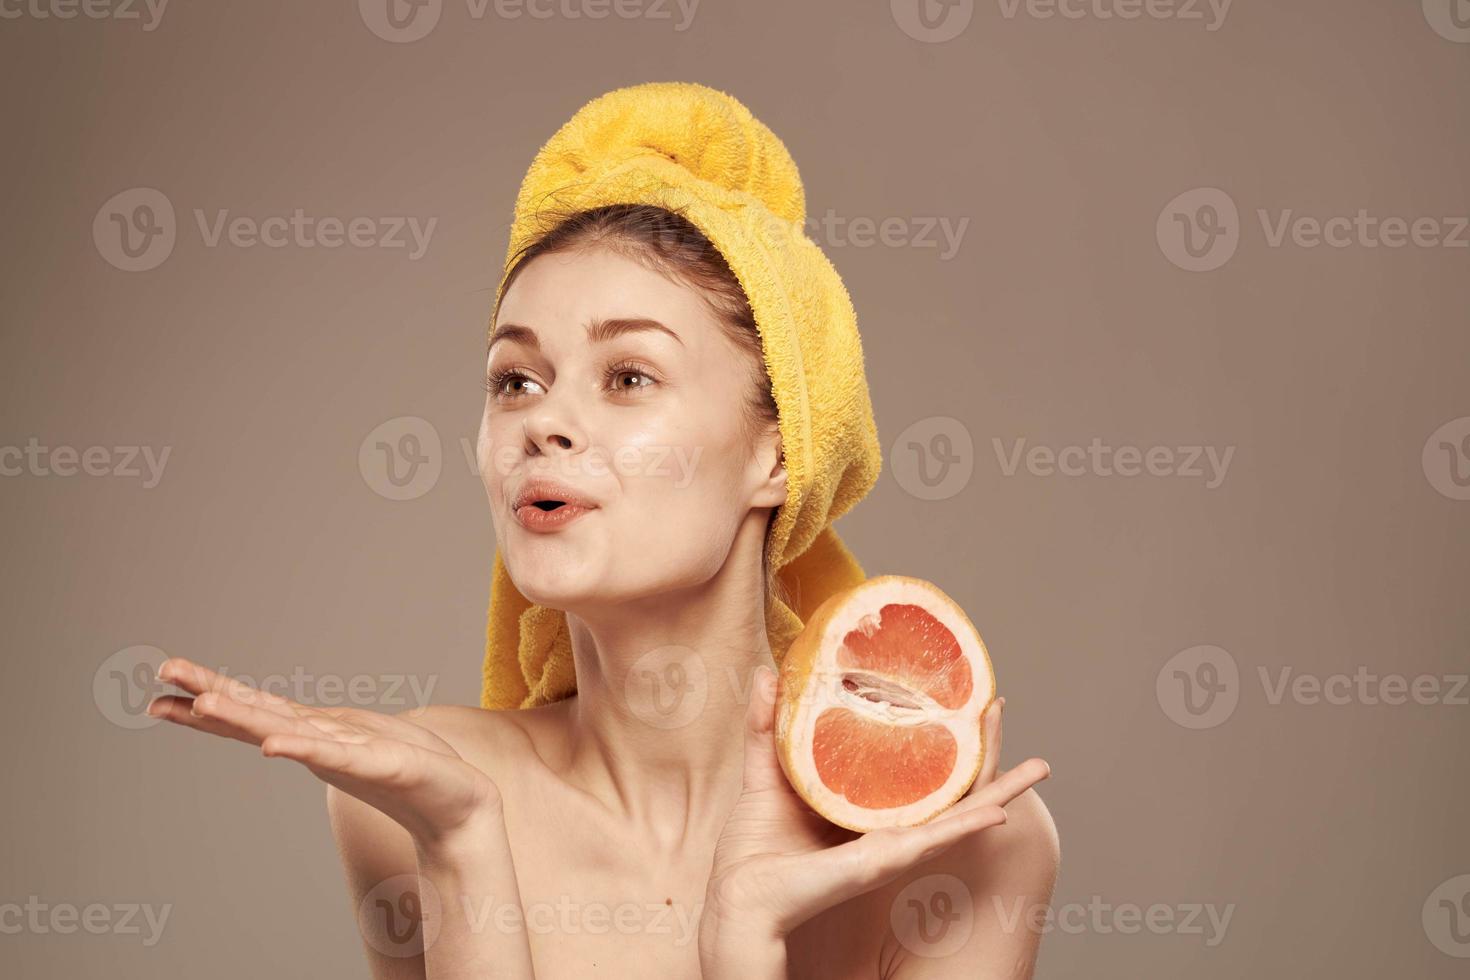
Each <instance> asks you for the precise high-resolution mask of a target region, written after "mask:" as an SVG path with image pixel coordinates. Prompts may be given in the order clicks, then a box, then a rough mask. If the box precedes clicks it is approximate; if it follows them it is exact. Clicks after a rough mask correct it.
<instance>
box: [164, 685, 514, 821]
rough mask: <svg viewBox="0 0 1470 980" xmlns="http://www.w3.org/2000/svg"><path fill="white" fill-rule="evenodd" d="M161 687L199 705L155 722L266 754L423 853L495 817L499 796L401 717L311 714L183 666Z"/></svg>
mask: <svg viewBox="0 0 1470 980" xmlns="http://www.w3.org/2000/svg"><path fill="white" fill-rule="evenodd" d="M158 678H159V680H162V681H166V682H167V683H169V684H173V685H175V686H176V687H181V688H183V689H184V690H185V691H188V692H190V693H191V694H192V695H193V697H179V696H176V695H164V696H162V697H159V698H156V699H154V701H153V702H152V703H151V704H150V705H149V706H148V713H149V714H150V715H152V716H153V717H155V718H163V719H165V720H167V721H171V722H173V723H175V724H178V725H182V726H184V727H186V728H192V729H194V730H195V731H200V732H206V733H208V734H211V735H219V736H223V737H225V738H233V739H237V740H239V741H242V742H249V743H250V744H252V745H259V746H260V748H261V753H262V754H263V755H265V756H267V757H271V758H282V759H293V760H295V761H296V762H299V763H301V764H302V765H304V766H305V767H306V768H307V769H309V770H311V772H312V773H314V774H315V775H316V776H317V778H319V779H321V780H322V781H324V782H327V783H330V784H331V785H333V786H335V787H337V788H338V789H340V790H342V791H343V792H344V793H347V794H349V795H351V796H355V797H357V798H358V799H359V800H362V801H363V802H364V803H367V804H368V805H369V806H372V807H374V808H376V809H378V810H380V811H382V812H383V813H384V814H386V815H387V816H388V817H390V818H392V819H393V820H394V821H396V822H397V823H398V824H399V825H401V826H402V827H403V828H404V829H405V830H407V831H408V833H409V834H410V835H411V836H412V837H413V839H414V841H415V843H416V844H418V845H419V846H420V847H427V848H435V849H438V848H441V847H446V846H447V845H449V844H451V843H452V842H453V841H454V840H455V839H456V838H457V837H458V836H459V835H461V834H477V833H478V832H479V824H480V823H481V822H482V821H483V818H485V817H486V816H487V815H489V816H491V817H498V815H499V812H500V793H499V791H498V790H497V789H496V787H495V784H494V783H492V782H491V781H490V778H489V777H488V776H486V775H485V774H484V773H483V772H481V771H480V770H479V769H477V768H475V767H474V766H472V765H470V764H469V763H468V762H465V761H464V759H463V758H462V757H461V756H460V754H459V753H458V752H456V751H455V750H454V748H453V747H451V746H450V744H449V743H448V742H446V741H444V739H442V738H440V737H439V736H438V735H435V734H434V733H433V732H431V731H429V730H428V729H427V728H424V727H422V726H420V725H415V724H414V723H413V722H411V721H407V720H405V719H404V718H402V717H399V716H394V715H385V714H380V713H378V712H375V711H363V710H360V709H356V708H313V707H307V706H306V705H301V704H297V703H296V702H295V701H291V700H289V699H287V698H283V697H281V696H279V695H276V694H271V693H269V692H267V691H261V690H259V689H257V688H254V687H251V686H250V685H248V684H245V683H242V682H240V681H237V680H235V679H233V678H229V677H225V676H223V675H221V674H217V673H215V672H214V671H212V670H209V669H208V668H206V667H202V666H200V665H199V664H196V663H194V662H193V661H191V660H187V659H184V658H183V657H173V658H171V659H169V660H168V661H166V662H165V663H164V664H163V666H161V667H160V668H159V669H158Z"/></svg>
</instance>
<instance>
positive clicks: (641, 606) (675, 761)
mask: <svg viewBox="0 0 1470 980" xmlns="http://www.w3.org/2000/svg"><path fill="white" fill-rule="evenodd" d="M757 530H758V531H759V532H761V533H763V532H764V527H763V526H762V527H759V528H758V529H757ZM740 536H741V537H745V538H749V537H751V535H747V534H745V533H744V531H742V533H741V535H740ZM747 544H748V542H747ZM760 545H761V539H760V537H759V536H756V537H755V547H754V556H755V558H754V562H752V561H751V560H750V559H749V558H748V557H746V558H744V559H742V560H736V559H737V556H738V555H740V554H741V552H747V553H748V552H749V550H750V549H749V548H748V547H745V548H742V547H741V546H740V543H739V542H738V541H737V545H736V547H735V548H732V549H731V554H730V560H728V561H727V562H726V563H725V565H724V567H722V568H721V570H720V571H719V572H718V573H717V574H716V575H715V576H714V577H713V578H711V579H709V580H708V581H706V582H703V583H700V584H699V585H697V586H692V587H689V588H686V589H681V590H676V591H672V592H663V593H660V594H658V595H657V596H652V597H649V598H647V599H642V600H635V601H632V602H626V603H620V604H619V605H618V606H616V607H615V608H613V609H609V610H598V611H596V612H591V613H586V614H569V615H568V617H567V620H568V625H569V626H570V629H571V639H572V654H573V659H574V661H575V665H576V671H577V694H576V696H575V697H574V698H573V699H571V703H570V705H569V710H568V720H569V749H570V758H569V760H568V761H569V765H568V771H567V773H566V776H567V778H568V779H569V780H571V781H573V782H575V783H576V784H577V785H579V786H580V787H581V788H583V789H584V790H586V791H587V792H589V793H591V794H593V795H594V796H596V797H597V798H598V799H600V800H602V801H603V803H604V804H605V805H606V806H608V808H609V809H610V810H611V811H613V812H614V813H615V814H617V815H618V816H619V817H620V818H622V819H625V820H626V821H628V823H629V824H630V825H631V829H632V831H633V832H635V833H642V834H644V835H646V836H647V838H648V846H650V847H651V848H654V849H658V850H667V851H675V850H679V849H682V848H684V847H686V846H687V845H689V844H690V843H691V842H693V841H704V842H710V843H712V842H713V840H714V838H715V836H717V835H718V832H719V829H720V827H721V826H722V825H723V823H724V820H725V817H726V816H727V815H728V814H729V811H730V809H731V807H733V806H734V804H735V800H736V798H737V797H738V796H739V793H740V783H741V773H742V770H743V764H744V726H745V713H746V706H747V705H748V704H749V702H750V696H751V684H752V683H753V679H754V673H755V669H756V667H757V666H758V665H760V664H762V663H764V664H766V665H768V666H774V662H773V659H772V656H771V648H770V642H769V640H768V639H767V637H766V628H765V607H764V601H765V600H764V595H763V593H762V590H761V587H760V582H761V571H762V570H761V569H760Z"/></svg>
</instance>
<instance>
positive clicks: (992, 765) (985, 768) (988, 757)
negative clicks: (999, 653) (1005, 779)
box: [966, 697, 1006, 796]
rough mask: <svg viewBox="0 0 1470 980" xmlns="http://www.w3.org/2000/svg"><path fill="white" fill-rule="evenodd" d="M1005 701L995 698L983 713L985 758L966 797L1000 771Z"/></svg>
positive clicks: (992, 778) (987, 782)
mask: <svg viewBox="0 0 1470 980" xmlns="http://www.w3.org/2000/svg"><path fill="white" fill-rule="evenodd" d="M1005 707H1006V699H1005V698H1003V697H1001V698H996V699H995V700H994V701H992V702H990V707H989V708H988V709H986V712H985V728H984V739H985V757H984V758H983V759H981V760H980V775H978V776H976V777H975V782H974V783H973V784H972V785H971V786H970V791H969V793H967V794H966V795H967V796H971V795H974V794H975V793H976V792H977V791H978V790H980V789H981V788H983V787H984V786H986V785H988V784H989V783H991V782H992V781H993V780H994V779H995V776H996V773H998V772H999V771H1000V734H1001V726H1002V725H1003V724H1004V722H1005Z"/></svg>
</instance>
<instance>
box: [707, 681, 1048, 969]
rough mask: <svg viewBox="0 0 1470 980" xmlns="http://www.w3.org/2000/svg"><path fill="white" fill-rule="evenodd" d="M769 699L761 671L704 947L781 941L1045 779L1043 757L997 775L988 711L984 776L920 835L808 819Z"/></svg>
mask: <svg viewBox="0 0 1470 980" xmlns="http://www.w3.org/2000/svg"><path fill="white" fill-rule="evenodd" d="M775 693H776V674H775V672H774V671H772V670H771V669H770V668H768V667H765V666H762V667H760V668H759V669H758V670H757V676H756V678H755V682H754V684H753V685H752V691H751V698H750V706H749V707H748V709H747V711H746V719H745V720H746V731H745V775H744V782H743V786H742V789H741V794H740V798H739V800H738V801H737V802H736V804H735V808H734V809H733V810H732V811H731V813H730V816H729V818H728V819H727V820H726V822H725V827H724V830H723V831H722V832H721V834H720V838H719V842H718V843H717V845H716V847H715V857H714V862H713V867H712V869H711V873H710V879H709V884H708V886H707V888H706V902H705V910H704V914H703V916H702V917H701V942H704V941H706V939H707V938H708V939H709V941H710V942H713V941H715V940H714V938H713V937H715V936H718V935H720V934H721V933H722V932H725V933H727V934H728V933H734V934H737V935H739V936H741V937H755V936H761V937H770V938H774V939H778V940H784V937H786V936H787V935H789V934H790V932H791V931H792V930H793V929H795V928H796V927H797V926H799V925H800V924H801V923H803V922H805V921H806V920H808V919H810V918H812V917H813V916H815V915H816V914H818V913H819V912H822V911H824V910H826V909H828V908H831V907H832V906H834V905H837V904H839V903H841V902H844V901H846V900H847V899H849V898H853V897H855V896H857V895H861V894H863V893H864V892H868V891H871V890H872V889H874V888H877V887H879V886H881V885H883V884H886V883H887V882H889V881H892V880H893V879H894V878H896V877H898V875H900V874H902V873H903V872H904V871H905V870H907V869H909V868H911V867H913V866H914V865H916V864H918V863H920V862H921V861H926V860H928V859H930V858H932V857H934V856H936V855H937V854H939V853H940V852H942V851H944V850H945V849H946V848H948V847H950V846H951V845H953V844H955V843H957V842H958V841H960V840H961V839H963V838H965V837H968V836H969V835H971V834H975V833H978V832H980V831H983V830H985V829H986V828H988V827H994V826H997V825H998V824H1002V823H1004V822H1005V819H1006V813H1005V810H1004V809H1003V807H1004V806H1005V805H1006V804H1007V803H1009V802H1010V801H1011V800H1013V799H1015V798H1016V797H1017V796H1020V795H1021V794H1022V793H1024V792H1025V791H1026V790H1027V789H1029V788H1030V787H1031V786H1033V785H1035V784H1036V783H1038V782H1040V781H1041V780H1043V779H1045V778H1047V777H1048V776H1049V775H1051V767H1050V766H1049V765H1047V763H1046V762H1045V761H1044V760H1042V759H1039V758H1032V759H1028V760H1026V761H1025V762H1023V763H1021V764H1020V765H1019V766H1016V767H1015V768H1013V769H1009V770H1007V771H1006V772H1004V773H1000V772H999V768H998V763H999V756H1000V752H999V749H1000V710H999V705H998V704H992V706H991V710H990V711H989V712H988V713H987V714H986V716H985V726H986V730H985V745H986V753H985V758H984V760H983V761H982V763H981V767H980V773H979V775H978V776H977V777H976V779H975V783H974V785H973V786H972V787H971V788H970V790H969V791H968V792H967V793H966V794H965V795H964V796H963V797H962V798H961V799H960V800H959V801H958V802H957V803H955V805H954V806H952V807H951V808H950V809H949V810H947V811H945V812H944V813H942V814H940V815H939V816H938V817H936V818H934V819H933V820H931V821H929V822H928V823H925V824H920V825H919V826H916V827H895V828H890V829H885V830H876V831H871V832H869V833H866V834H858V833H857V832H855V831H851V830H846V829H844V828H842V827H838V826H837V825H835V824H832V823H829V822H828V821H827V820H826V819H825V818H823V817H822V816H820V815H819V814H817V813H815V812H813V811H812V810H811V808H810V807H808V806H807V804H806V802H805V801H804V800H802V798H801V797H800V796H798V795H797V793H796V791H795V790H794V789H792V787H791V784H790V782H789V781H788V780H787V779H786V774H785V772H784V771H783V770H782V769H781V764H780V762H779V761H778V759H777V757H776V745H775V738H774V734H773V728H774V723H775ZM737 923H738V925H736V924H737Z"/></svg>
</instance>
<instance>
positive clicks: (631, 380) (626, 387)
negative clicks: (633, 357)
mask: <svg viewBox="0 0 1470 980" xmlns="http://www.w3.org/2000/svg"><path fill="white" fill-rule="evenodd" d="M607 380H608V383H609V385H611V387H612V389H613V390H614V391H616V392H619V393H629V392H638V391H641V390H642V389H644V388H648V387H651V386H653V385H655V384H658V381H657V380H656V379H655V378H654V377H653V375H652V374H651V373H650V372H649V371H646V370H644V369H643V368H642V367H640V366H639V365H637V364H616V365H614V366H613V367H611V368H609V369H608V372H607Z"/></svg>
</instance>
